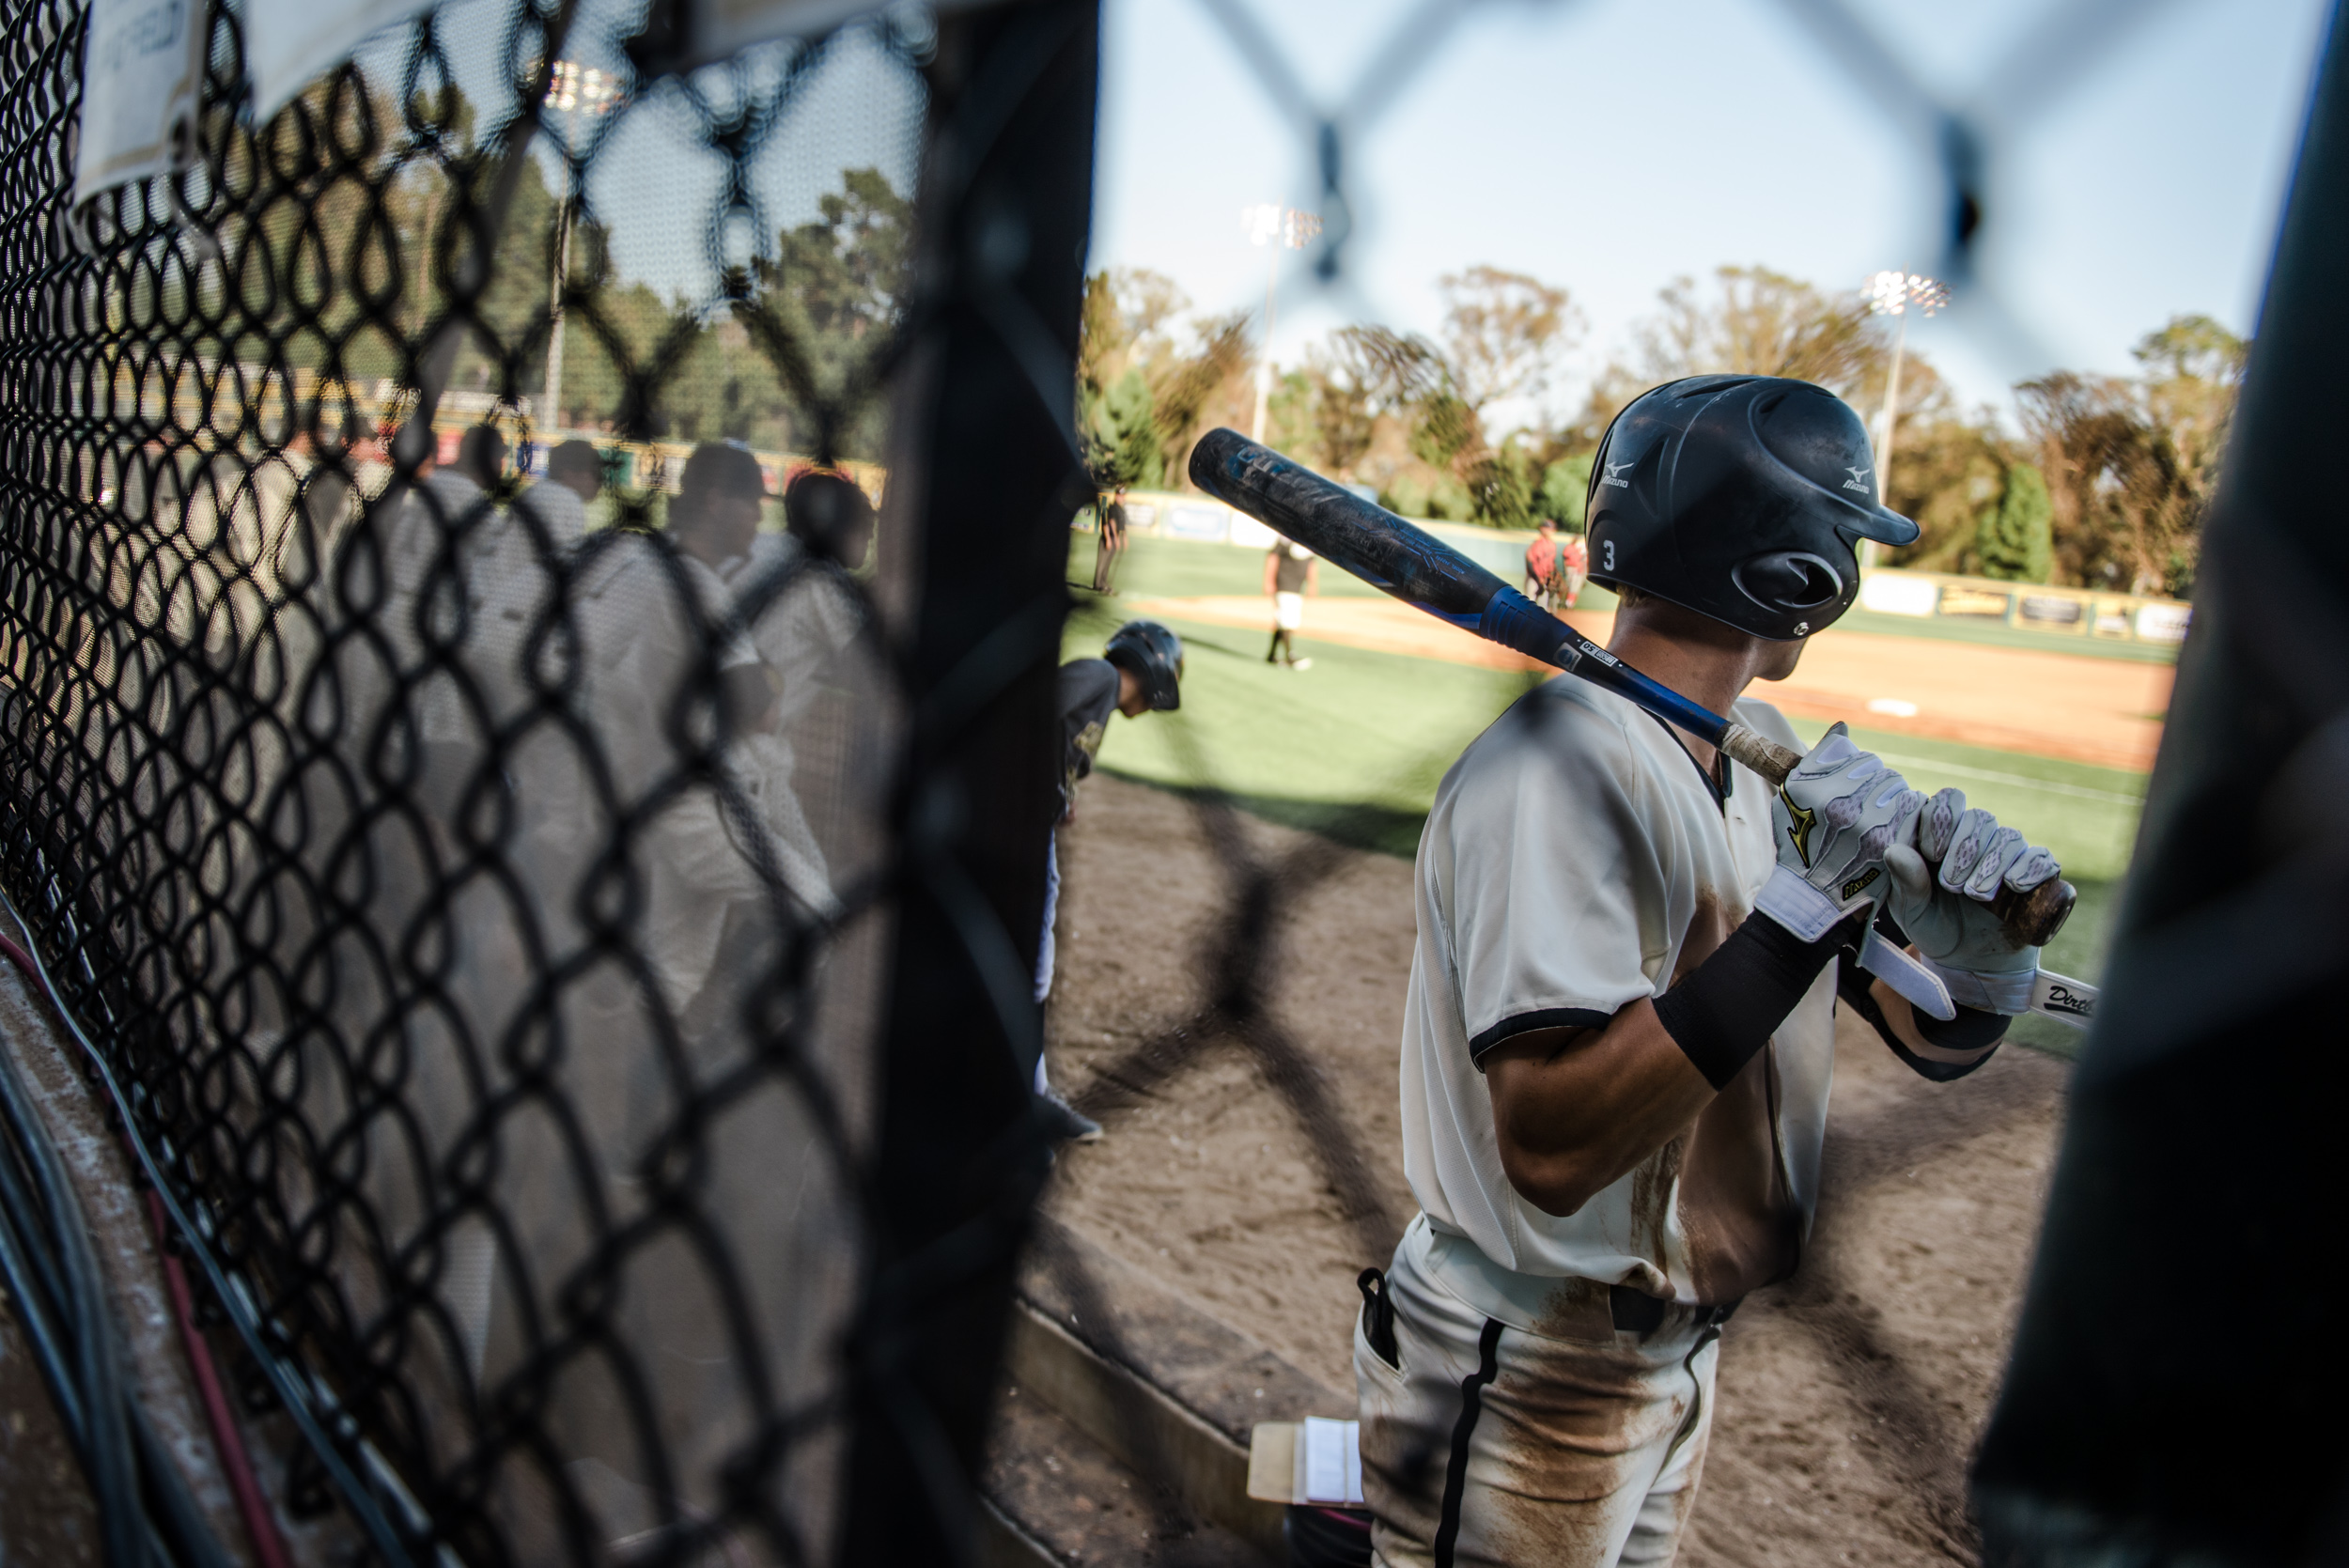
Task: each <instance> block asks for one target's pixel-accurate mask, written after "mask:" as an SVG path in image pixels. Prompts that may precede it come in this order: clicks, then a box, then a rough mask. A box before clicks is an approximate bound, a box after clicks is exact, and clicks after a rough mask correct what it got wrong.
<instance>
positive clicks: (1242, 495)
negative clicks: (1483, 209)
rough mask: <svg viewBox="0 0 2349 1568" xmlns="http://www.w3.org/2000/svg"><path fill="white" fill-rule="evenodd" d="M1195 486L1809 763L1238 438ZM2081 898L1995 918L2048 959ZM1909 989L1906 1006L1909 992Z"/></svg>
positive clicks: (1617, 684)
mask: <svg viewBox="0 0 2349 1568" xmlns="http://www.w3.org/2000/svg"><path fill="white" fill-rule="evenodd" d="M1190 478H1191V483H1193V484H1195V485H1197V486H1198V487H1199V488H1200V489H1203V490H1206V492H1207V493H1208V494H1209V495H1212V496H1214V497H1216V498H1217V499H1218V500H1221V501H1223V502H1225V503H1227V504H1228V505H1233V506H1237V508H1239V509H1240V510H1241V511H1243V512H1246V513H1247V514H1248V515H1249V516H1250V517H1252V518H1254V519H1255V520H1257V521H1259V522H1262V523H1264V524H1265V525H1266V526H1267V527H1268V528H1271V529H1272V530H1274V531H1275V532H1276V533H1279V534H1282V535H1283V536H1287V537H1288V538H1291V539H1294V540H1296V541H1297V542H1298V543H1299V544H1301V545H1303V546H1304V547H1305V548H1306V549H1308V550H1310V551H1313V552H1314V553H1315V554H1316V555H1319V556H1321V557H1322V558H1323V559H1325V560H1328V561H1333V562H1335V563H1336V564H1337V565H1339V566H1341V567H1345V568H1346V570H1347V571H1349V572H1352V573H1353V574H1354V575H1355V576H1356V577H1359V578H1361V580H1362V581H1363V582H1367V583H1369V584H1371V585H1372V586H1373V587H1375V588H1378V589H1382V590H1383V591H1385V592H1387V593H1389V594H1392V595H1393V596H1394V597H1395V598H1399V599H1401V600H1402V601H1403V602H1404V603H1406V604H1408V605H1412V606H1415V607H1416V608H1418V609H1421V610H1424V611H1426V612H1427V613H1429V614H1431V615H1435V616H1437V617H1439V618H1440V619H1442V620H1446V621H1450V622H1451V623H1452V624H1453V625H1454V626H1456V627H1460V628H1463V629H1467V630H1469V631H1472V632H1474V633H1476V635H1478V636H1479V637H1483V638H1486V639H1487V640H1488V641H1491V642H1495V643H1499V644H1501V646H1503V647H1507V648H1514V649H1516V650H1517V652H1519V653H1521V654H1524V655H1525V656H1527V657H1528V658H1530V659H1537V660H1541V661H1542V662H1543V663H1545V664H1554V665H1556V666H1557V667H1558V668H1559V669H1561V670H1563V671H1565V672H1566V673H1567V674H1569V675H1579V676H1580V677H1581V678H1582V679H1584V680H1587V681H1590V682H1592V683H1593V684H1595V685H1598V686H1603V687H1605V688H1606V689H1607V690H1608V691H1612V692H1614V693H1616V694H1617V695H1618V696H1621V697H1625V698H1627V699H1629V700H1630V701H1631V702H1633V703H1636V704H1637V705H1638V706H1641V707H1642V708H1645V709H1646V710H1647V711H1648V712H1650V713H1653V714H1655V715H1656V716H1657V718H1659V719H1661V720H1663V721H1665V722H1667V723H1671V724H1675V725H1677V726H1679V727H1680V728H1681V729H1684V730H1686V731H1688V733H1689V734H1690V735H1693V736H1696V737H1700V738H1701V739H1703V740H1704V741H1706V742H1708V743H1710V744H1711V745H1713V746H1715V747H1717V748H1719V750H1720V751H1721V752H1723V753H1727V754H1728V755H1729V756H1731V757H1734V758H1735V759H1736V760H1737V761H1739V762H1742V763H1744V764H1745V765H1746V766H1747V767H1748V768H1752V769H1753V770H1754V771H1755V772H1757V773H1759V774H1761V775H1762V776H1763V777H1764V778H1766V779H1767V780H1768V781H1769V782H1770V783H1771V784H1773V785H1777V784H1783V783H1785V782H1786V775H1787V774H1788V773H1789V772H1791V771H1793V769H1794V767H1795V765H1796V764H1797V763H1798V762H1800V761H1801V760H1802V753H1799V752H1795V751H1790V750H1788V749H1787V748H1786V747H1784V746H1781V745H1779V744H1778V743H1777V742H1776V741H1774V740H1771V739H1769V738H1767V737H1764V736H1760V735H1757V734H1755V733H1754V732H1753V731H1751V730H1750V729H1748V728H1746V727H1745V725H1743V724H1740V723H1738V722H1736V721H1735V720H1733V719H1724V718H1722V717H1721V716H1720V715H1719V714H1718V713H1715V712H1713V711H1712V710H1711V709H1710V708H1706V707H1701V706H1698V705H1697V704H1695V703H1692V702H1690V701H1689V700H1688V698H1686V697H1684V696H1682V695H1681V694H1680V693H1679V692H1677V691H1672V690H1671V689H1670V688H1669V687H1665V686H1661V685H1658V684H1657V682H1655V681H1653V680H1650V679H1649V678H1648V677H1647V676H1645V675H1641V673H1640V672H1639V671H1637V670H1635V669H1633V668H1631V666H1630V665H1628V664H1626V663H1625V662H1624V661H1623V660H1619V659H1617V658H1616V657H1615V656H1614V655H1613V654H1611V653H1609V652H1608V651H1607V650H1606V649H1605V648H1602V647H1600V646H1599V645H1598V644H1595V643H1594V642H1592V641H1591V640H1590V639H1589V638H1587V637H1584V636H1583V635H1582V634H1581V633H1580V632H1579V631H1577V630H1575V629H1574V628H1572V627H1570V626H1568V625H1567V624H1566V623H1565V622H1563V621H1562V620H1560V619H1558V618H1557V617H1556V616H1554V615H1552V614H1550V613H1548V611H1545V610H1544V609H1542V608H1541V606H1539V605H1537V604H1535V603H1534V602H1533V601H1532V600H1531V599H1529V598H1526V597H1525V596H1524V595H1523V594H1520V593H1518V592H1517V590H1516V589H1515V588H1512V587H1510V586H1509V585H1508V584H1507V583H1505V582H1501V579H1500V578H1498V577H1495V576H1494V575H1493V574H1492V573H1491V572H1489V571H1486V569H1485V568H1484V567H1480V566H1478V565H1477V564H1476V563H1475V562H1473V561H1471V560H1470V559H1469V558H1468V557H1467V556H1465V555H1463V554H1461V553H1460V552H1459V551H1456V550H1454V549H1453V548H1452V547H1451V546H1449V545H1447V544H1445V543H1443V542H1442V541H1441V540H1439V539H1437V538H1434V537H1432V536H1429V535H1427V534H1425V533H1423V532H1422V531H1421V530H1419V529H1417V528H1414V527H1412V526H1411V525H1410V524H1409V523H1408V522H1406V521H1404V520H1402V519H1401V518H1399V517H1396V516H1395V515H1394V514H1393V513H1392V512H1390V511H1388V510H1387V509H1386V508H1385V507H1383V506H1379V505H1375V504H1373V503H1371V502H1368V501H1364V500H1363V499H1362V498H1361V497H1360V496H1358V495H1356V494H1354V493H1353V492H1352V491H1350V490H1346V489H1341V488H1340V487H1338V486H1337V485H1334V484H1332V483H1330V481H1329V480H1327V479H1324V478H1323V477H1322V476H1321V475H1320V474H1315V473H1314V472H1313V471H1312V470H1311V469H1308V468H1304V467H1301V466H1299V464H1297V463H1293V462H1291V461H1289V460H1288V459H1287V458H1283V457H1282V456H1281V455H1280V454H1279V453H1277V452H1274V451H1272V450H1270V449H1269V448H1267V447H1264V446H1260V445H1258V444H1257V443H1256V442H1252V441H1250V440H1249V439H1248V438H1247V437H1245V436H1243V435H1241V434H1240V433H1239V432H1238V431H1237V430H1221V429H1219V430H1210V431H1208V432H1207V433H1206V435H1205V436H1202V437H1201V438H1200V440H1199V444H1198V445H1197V446H1195V447H1193V448H1192V449H1191V454H1190ZM2078 896H2079V895H2078V893H2077V890H2076V889H2075V888H2074V887H2073V886H2072V884H2071V883H2069V882H2066V881H2063V880H2061V878H2053V877H2051V878H2049V879H2048V880H2047V881H2046V882H2043V883H2042V884H2040V885H2039V886H2038V887H2036V888H2034V889H2032V890H2031V891H2030V893H2020V894H2018V893H2015V892H2014V891H2013V890H2011V889H2005V888H2001V889H2000V890H1999V897H1998V900H1997V901H1996V902H1995V903H1994V904H1993V905H1992V906H1991V907H1992V908H1994V909H1996V910H1997V911H1998V914H1999V920H2000V921H2001V922H2003V923H2004V924H2005V926H2006V928H2007V930H2008V931H2010V932H2012V933H2013V934H2014V935H2015V937H2016V938H2017V939H2020V940H2021V941H2023V942H2026V943H2028V944H2029V945H2030V946H2032V947H2044V946H2045V945H2046V942H2047V939H2049V938H2051V937H2053V936H2054V935H2055V934H2056V932H2057V931H2058V930H2060V929H2061V927H2062V924H2063V922H2064V919H2065V917H2066V916H2068V915H2070V914H2071V912H2072V905H2073V903H2074V901H2075V900H2076V899H2077V897H2078ZM1900 956H1901V957H1903V958H1905V957H1906V955H1900ZM1870 967H1871V968H1875V965H1873V964H1872V965H1871V966H1870ZM1878 972H1879V973H1881V972H1883V971H1882V970H1878ZM1886 978H1887V979H1892V978H1893V977H1892V976H1890V975H1887V976H1886ZM2050 978H2052V979H2054V980H2057V981H2060V982H2061V984H2060V985H2059V986H2056V987H2055V988H2056V989H2057V990H2058V991H2059V992H2060V993H2061V994H2062V995H2063V996H2065V997H2067V998H2069V999H2070V1000H2071V1001H2072V1002H2073V1003H2074V1004H2075V1005H2074V1006H2073V1007H2071V1008H2067V1009H2065V1010H2061V1011H2059V1010H2056V1009H2053V1008H2049V1009H2043V1010H2045V1011H2047V1012H2049V1014H2050V1016H2053V1017H2064V1018H2065V1019H2066V1020H2067V1021H2070V1022H2082V1021H2084V1018H2083V1015H2082V1014H2081V1012H2080V1011H2079V1010H2078V1008H2077V1003H2079V1002H2080V1001H2081V1000H2082V999H2086V1000H2087V1004H2088V1005H2089V1006H2091V1007H2092V1005H2093V997H2094V992H2095V987H2093V986H2088V985H2086V984H2085V983H2083V982H2078V981H2069V980H2062V979H2061V977H2060V976H2055V977H2050ZM1895 983H1896V984H1897V982H1895ZM1901 988H1902V990H1903V994H1905V995H1906V986H1902V987H1901ZM1936 988H1937V987H1936ZM2046 988H2047V987H2046V986H2042V987H2041V989H2043V990H2044V989H2046ZM1911 1000H1921V999H1916V998H1912V999H1911ZM2035 1000H2036V999H2034V1001H2035Z"/></svg>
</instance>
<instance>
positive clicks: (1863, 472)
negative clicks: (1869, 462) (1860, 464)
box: [1843, 468, 1875, 495]
mask: <svg viewBox="0 0 2349 1568" xmlns="http://www.w3.org/2000/svg"><path fill="white" fill-rule="evenodd" d="M1843 472H1844V473H1846V474H1850V475H1851V477H1850V478H1848V479H1846V480H1844V481H1843V488H1844V489H1847V490H1858V491H1859V493H1860V494H1862V495H1865V494H1867V493H1868V475H1869V474H1873V473H1875V470H1874V469H1871V468H1847V469H1845V470H1843Z"/></svg>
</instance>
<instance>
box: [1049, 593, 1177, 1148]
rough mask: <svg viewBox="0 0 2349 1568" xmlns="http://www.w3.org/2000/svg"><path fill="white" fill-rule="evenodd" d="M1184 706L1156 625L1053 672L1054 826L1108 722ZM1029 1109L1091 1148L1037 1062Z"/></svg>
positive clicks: (1118, 634)
mask: <svg viewBox="0 0 2349 1568" xmlns="http://www.w3.org/2000/svg"><path fill="white" fill-rule="evenodd" d="M1180 706H1183V640H1182V639H1181V638H1179V637H1177V636H1175V633H1174V632H1173V631H1171V630H1169V629H1167V628H1165V627H1162V626H1160V625H1159V623H1158V622H1156V621H1128V622H1127V623H1126V624H1125V625H1124V626H1121V627H1119V628H1118V629H1117V630H1116V631H1115V632H1114V633H1112V636H1111V637H1110V640H1109V642H1108V644H1106V645H1104V646H1103V648H1102V649H1101V657H1100V658H1098V659H1072V660H1069V661H1068V662H1067V663H1066V664H1064V665H1062V666H1061V667H1060V728H1061V785H1060V813H1059V821H1060V822H1073V821H1075V820H1076V817H1077V785H1078V784H1079V783H1081V781H1082V780H1084V779H1085V778H1087V777H1088V776H1090V775H1091V773H1092V772H1093V759H1094V758H1095V757H1097V756H1098V755H1100V753H1101V741H1102V739H1103V737H1105V736H1106V735H1107V734H1108V732H1109V722H1110V716H1111V715H1112V714H1113V713H1122V714H1124V715H1125V716H1126V717H1127V718H1128V719H1139V718H1141V717H1142V716H1143V714H1145V713H1154V712H1155V713H1172V712H1173V711H1175V709H1176V708H1178V707H1180ZM1058 840H1059V828H1058V824H1057V823H1056V824H1055V826H1054V830H1053V834H1052V836H1051V837H1050V838H1048V839H1046V840H1045V846H1044V934H1043V937H1042V938H1041V939H1039V940H1038V942H1037V943H1036V952H1035V1000H1036V1004H1037V1005H1038V1006H1042V1005H1043V1002H1044V999H1045V998H1046V997H1048V996H1050V995H1051V992H1052V964H1053V942H1052V923H1053V921H1054V920H1055V919H1056V918H1057V917H1058V915H1059V913H1060V846H1059V842H1058ZM1035 1093H1036V1108H1037V1110H1038V1111H1039V1112H1040V1113H1041V1114H1042V1115H1043V1117H1044V1119H1045V1122H1046V1126H1047V1129H1048V1131H1049V1132H1050V1135H1051V1136H1052V1137H1053V1138H1056V1139H1059V1140H1061V1141H1075V1142H1080V1143H1092V1142H1096V1141H1098V1140H1099V1138H1100V1136H1101V1126H1100V1124H1099V1123H1097V1122H1096V1121H1094V1120H1093V1119H1092V1118H1091V1117H1089V1116H1085V1115H1082V1114H1081V1113H1080V1112H1078V1111H1077V1110H1072V1109H1071V1108H1070V1106H1069V1104H1068V1102H1067V1101H1066V1099H1064V1098H1062V1097H1061V1096H1060V1095H1059V1094H1056V1093H1054V1091H1053V1089H1052V1084H1051V1079H1050V1077H1049V1076H1048V1075H1047V1074H1046V1072H1045V1068H1044V1057H1043V1054H1042V1053H1041V1052H1039V1053H1038V1054H1037V1056H1036V1059H1035Z"/></svg>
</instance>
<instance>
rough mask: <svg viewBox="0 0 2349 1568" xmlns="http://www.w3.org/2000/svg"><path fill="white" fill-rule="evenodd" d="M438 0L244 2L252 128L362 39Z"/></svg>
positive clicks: (346, 53)
mask: <svg viewBox="0 0 2349 1568" xmlns="http://www.w3.org/2000/svg"><path fill="white" fill-rule="evenodd" d="M435 3H436V0H244V4H243V6H242V8H241V9H242V13H243V14H242V20H243V23H244V69H245V73H246V75H247V76H249V77H250V78H251V79H252V82H253V123H254V124H256V125H267V124H268V123H269V117H270V116H272V115H273V114H275V113H277V111H278V110H280V109H282V108H284V107H285V105H286V102H287V101H288V99H291V98H292V97H293V96H294V95H295V94H296V93H298V92H300V91H301V90H302V89H303V88H304V87H306V86H308V85H310V84H311V83H312V82H313V81H316V80H317V79H318V77H319V75H320V74H321V73H323V72H324V71H325V70H327V68H328V67H330V66H334V65H336V64H338V63H340V62H341V61H344V60H347V59H349V58H350V54H351V51H353V50H354V49H357V48H358V47H359V44H360V40H362V39H366V37H367V36H368V35H369V34H372V33H379V32H381V31H382V30H383V29H384V28H386V27H389V26H392V25H394V24H396V23H402V22H406V21H407V20H408V19H409V18H411V17H412V16H414V15H415V14H416V13H417V12H419V11H428V10H430V9H431V8H432V7H433V5H434V4H435Z"/></svg>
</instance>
